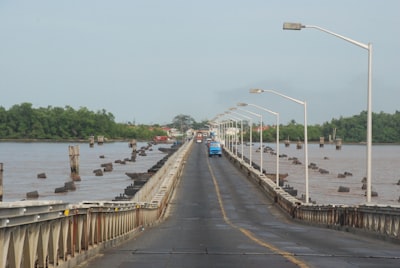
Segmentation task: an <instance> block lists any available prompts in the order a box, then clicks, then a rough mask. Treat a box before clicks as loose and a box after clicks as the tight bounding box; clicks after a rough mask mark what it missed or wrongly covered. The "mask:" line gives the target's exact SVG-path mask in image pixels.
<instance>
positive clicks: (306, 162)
mask: <svg viewBox="0 0 400 268" xmlns="http://www.w3.org/2000/svg"><path fill="white" fill-rule="evenodd" d="M262 92H269V93H272V94H275V95H278V96H281V97H283V98H285V99H288V100H291V101H293V102H295V103H298V104H301V105H303V106H304V147H305V148H304V162H305V163H304V174H305V183H306V198H305V199H306V200H305V202H306V203H308V202H309V190H308V134H307V102H306V101H301V100H297V99H295V98H292V97H289V96H286V95H284V94H281V93H279V92H277V91H275V90H271V89H258V88H255V89H250V93H262Z"/></svg>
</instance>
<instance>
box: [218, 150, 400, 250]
mask: <svg viewBox="0 0 400 268" xmlns="http://www.w3.org/2000/svg"><path fill="white" fill-rule="evenodd" d="M224 154H225V155H226V157H228V159H229V160H230V161H231V162H232V163H233V164H234V165H235V166H236V167H238V168H239V169H240V170H241V171H242V172H243V173H245V174H246V175H247V176H248V178H249V179H250V180H252V181H254V182H255V183H257V185H259V186H260V187H261V189H262V190H263V191H264V192H265V193H266V195H267V196H269V197H270V198H271V199H272V200H274V201H275V202H276V203H277V204H278V206H279V207H280V208H281V209H282V210H283V211H284V212H286V213H287V214H288V215H290V216H291V217H292V218H293V219H294V220H297V221H301V222H303V223H308V224H314V225H319V226H325V227H328V228H333V229H340V230H345V231H352V232H362V233H366V234H369V235H373V236H378V237H380V238H382V239H385V240H391V241H394V242H400V206H393V205H392V206H388V205H372V204H371V205H369V204H365V205H355V206H348V205H335V204H329V205H326V204H306V203H303V202H302V201H301V200H299V199H297V198H295V197H293V196H291V195H290V194H288V193H287V192H285V191H284V190H283V189H282V188H281V187H277V186H276V183H275V182H273V181H272V180H271V179H269V178H268V177H267V176H265V175H263V176H261V175H260V172H259V170H256V169H254V168H253V167H251V166H250V165H249V164H248V163H246V162H245V161H242V160H241V159H240V158H238V157H237V156H236V155H235V154H233V153H232V152H230V151H229V150H224Z"/></svg>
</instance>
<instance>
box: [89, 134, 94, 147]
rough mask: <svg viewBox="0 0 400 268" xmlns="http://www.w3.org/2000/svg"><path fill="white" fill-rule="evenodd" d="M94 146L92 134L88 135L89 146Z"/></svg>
mask: <svg viewBox="0 0 400 268" xmlns="http://www.w3.org/2000/svg"><path fill="white" fill-rule="evenodd" d="M93 146H94V136H90V137H89V147H90V148H92V147H93Z"/></svg>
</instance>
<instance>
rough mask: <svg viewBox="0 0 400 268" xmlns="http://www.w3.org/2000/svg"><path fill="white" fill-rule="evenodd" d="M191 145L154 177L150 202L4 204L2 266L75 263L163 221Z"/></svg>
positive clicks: (0, 209)
mask: <svg viewBox="0 0 400 268" xmlns="http://www.w3.org/2000/svg"><path fill="white" fill-rule="evenodd" d="M191 145H192V143H186V144H184V145H182V146H181V147H180V148H179V150H178V151H177V152H176V153H175V154H174V155H173V156H171V157H170V159H169V160H168V161H167V162H166V163H165V164H164V165H163V167H162V168H161V169H160V170H159V172H157V173H156V174H155V175H153V176H152V177H151V178H150V179H149V182H150V184H149V186H148V187H146V188H144V189H143V191H142V192H141V194H142V197H143V198H144V201H143V200H136V201H135V199H133V201H83V202H81V203H79V204H68V203H63V202H62V201H21V202H9V203H6V202H2V203H0V241H1V242H2V249H1V250H0V268H3V267H4V268H5V267H16V268H19V267H75V266H76V265H78V264H79V263H81V262H83V261H85V260H87V259H88V258H90V257H91V256H94V255H95V254H97V253H98V252H99V251H100V250H101V249H104V248H106V247H109V246H112V245H116V244H118V243H119V242H121V241H123V240H126V239H128V238H130V237H132V236H133V235H134V234H136V233H137V232H140V231H141V230H142V228H145V227H146V226H149V225H151V224H153V223H155V222H157V221H158V220H159V219H160V215H161V214H162V212H163V211H164V210H165V207H166V203H167V201H168V199H169V198H170V196H171V194H172V191H173V188H174V186H175V185H176V183H177V181H178V179H179V176H180V172H181V171H182V169H183V166H184V162H185V159H186V157H187V154H188V152H189V150H190V148H191ZM146 184H147V183H146Z"/></svg>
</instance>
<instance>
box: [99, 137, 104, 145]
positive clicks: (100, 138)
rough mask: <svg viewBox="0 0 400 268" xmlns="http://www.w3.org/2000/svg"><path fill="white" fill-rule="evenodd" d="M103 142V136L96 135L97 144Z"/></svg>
mask: <svg viewBox="0 0 400 268" xmlns="http://www.w3.org/2000/svg"><path fill="white" fill-rule="evenodd" d="M103 143H104V136H97V144H98V145H102V144H103Z"/></svg>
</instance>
